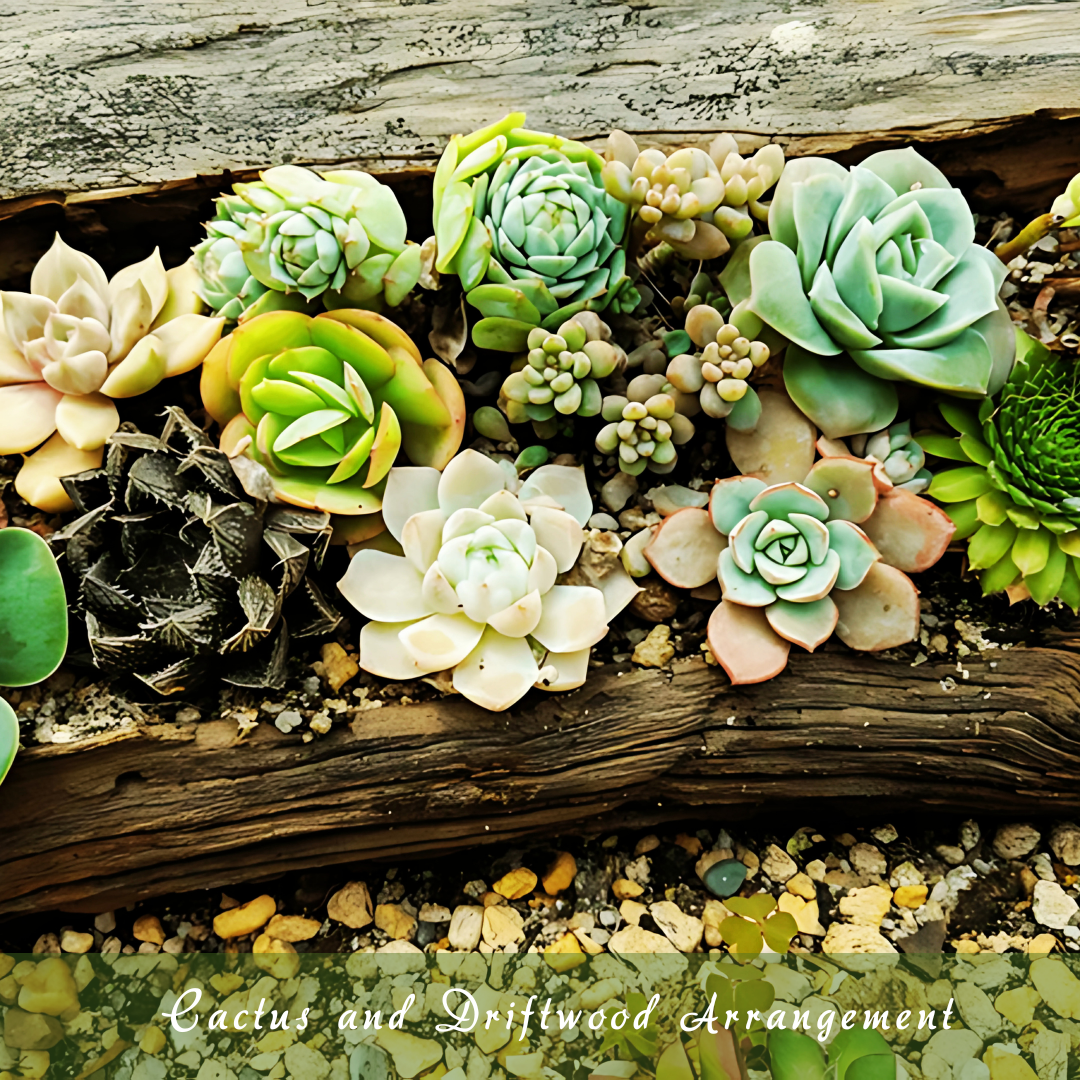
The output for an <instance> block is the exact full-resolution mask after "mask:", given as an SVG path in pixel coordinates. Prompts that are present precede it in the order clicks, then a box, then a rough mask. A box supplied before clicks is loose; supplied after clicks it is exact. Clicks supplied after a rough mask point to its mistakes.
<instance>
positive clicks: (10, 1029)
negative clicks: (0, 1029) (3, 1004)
mask: <svg viewBox="0 0 1080 1080" xmlns="http://www.w3.org/2000/svg"><path fill="white" fill-rule="evenodd" d="M63 1037H64V1029H63V1028H62V1027H61V1026H60V1021H59V1020H57V1019H55V1018H54V1017H52V1016H44V1015H42V1014H41V1013H29V1012H25V1011H24V1010H23V1009H15V1008H11V1009H8V1011H7V1015H6V1016H5V1017H4V1045H5V1046H10V1047H11V1049H12V1050H50V1049H52V1047H54V1046H55V1045H56V1044H57V1043H58V1042H59V1041H60V1040H61V1039H62V1038H63Z"/></svg>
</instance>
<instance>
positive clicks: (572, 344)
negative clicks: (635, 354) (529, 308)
mask: <svg viewBox="0 0 1080 1080" xmlns="http://www.w3.org/2000/svg"><path fill="white" fill-rule="evenodd" d="M610 338H611V330H610V329H609V328H608V326H607V325H606V324H605V323H603V322H601V320H600V317H599V316H598V315H596V314H595V313H594V312H591V311H580V312H578V314H577V315H575V316H574V317H573V318H572V319H568V320H567V321H566V322H564V323H563V324H562V326H560V327H559V329H558V330H557V331H555V332H551V331H548V330H544V329H543V328H542V327H539V326H538V327H536V328H534V329H533V330H531V331H530V332H529V338H528V345H529V352H528V354H527V355H526V356H525V357H523V358H521V360H520V361H515V362H514V368H515V370H514V371H513V372H511V374H510V375H508V376H507V377H506V381H505V382H504V383H503V384H502V389H501V390H500V392H499V406H500V408H501V409H502V410H503V412H505V413H506V418H507V419H508V420H509V421H510V423H512V424H523V423H524V422H525V421H526V420H532V421H533V423H537V424H542V423H545V422H547V421H551V420H555V419H557V418H558V417H560V416H562V417H572V416H596V415H597V414H598V413H599V412H600V405H601V402H602V395H601V392H600V385H599V382H598V380H601V379H606V378H607V377H608V376H609V375H612V374H613V373H615V372H616V371H620V370H622V369H623V368H624V367H625V366H626V354H625V353H624V352H623V351H622V349H620V348H619V347H618V346H617V345H615V344H614V343H613V342H612V341H611V340H610Z"/></svg>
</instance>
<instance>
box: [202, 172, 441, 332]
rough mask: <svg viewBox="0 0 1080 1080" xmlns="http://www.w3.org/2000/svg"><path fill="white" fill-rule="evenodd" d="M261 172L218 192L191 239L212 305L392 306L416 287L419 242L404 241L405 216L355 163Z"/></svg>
mask: <svg viewBox="0 0 1080 1080" xmlns="http://www.w3.org/2000/svg"><path fill="white" fill-rule="evenodd" d="M260 177H261V179H260V180H258V181H256V182H255V183H251V184H235V185H234V186H233V194H231V195H225V196H222V197H221V198H220V199H217V200H216V202H217V214H216V216H215V217H214V218H213V220H211V221H209V222H207V223H206V234H207V235H206V238H205V239H204V240H203V241H202V242H201V243H199V244H198V245H197V246H196V247H195V248H194V256H193V263H194V266H195V269H196V271H197V272H198V274H199V278H200V295H201V296H202V298H203V299H204V300H205V301H206V303H207V304H209V305H210V307H211V308H213V309H214V311H215V313H217V314H219V315H223V316H225V318H227V319H239V318H240V317H241V316H242V315H244V314H245V313H249V315H254V314H261V313H263V312H265V311H270V310H274V309H275V308H281V307H288V306H291V305H290V304H289V303H288V302H287V301H284V300H283V297H284V296H290V297H296V298H297V299H299V298H302V301H312V300H315V299H317V298H318V297H324V301H325V303H326V306H327V307H329V308H333V307H366V308H372V309H377V308H380V307H381V306H382V305H383V303H385V304H387V305H389V306H390V307H396V306H397V305H398V304H400V303H401V302H402V300H404V299H405V297H406V296H407V295H408V294H409V293H410V292H411V291H412V289H413V288H414V287H415V286H416V283H417V281H418V280H419V277H420V271H421V251H420V248H419V247H418V246H417V245H416V244H412V243H409V242H408V241H407V240H406V238H405V233H406V225H405V215H404V213H403V212H402V209H401V207H400V206H399V205H398V201H397V198H396V197H395V195H394V193H393V191H392V190H391V189H390V188H388V187H387V186H386V185H385V184H381V183H379V181H378V180H376V179H375V178H374V177H373V176H370V175H368V174H367V173H365V172H360V171H358V170H349V169H346V170H340V171H336V172H328V173H323V174H321V175H320V174H319V173H317V172H314V171H313V170H311V169H304V168H301V167H300V166H297V165H280V166H278V167H276V168H273V169H267V170H266V171H265V172H263V173H260ZM255 304H258V305H259V306H258V307H257V308H255V309H254V310H252V308H253V305H255Z"/></svg>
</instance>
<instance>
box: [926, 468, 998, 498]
mask: <svg viewBox="0 0 1080 1080" xmlns="http://www.w3.org/2000/svg"><path fill="white" fill-rule="evenodd" d="M990 487H991V485H990V478H989V477H988V476H987V475H986V470H985V469H984V468H982V467H981V466H979V465H970V466H966V467H962V468H959V469H947V470H946V471H945V472H941V473H938V474H937V476H935V477H934V479H933V481H932V482H931V484H930V487H929V489H928V491H927V494H928V495H929V496H930V497H931V498H933V499H938V500H939V501H941V502H945V503H953V502H964V501H966V500H967V499H977V498H978V497H979V496H980V495H985V494H986V493H987V492H988V491H989V490H990Z"/></svg>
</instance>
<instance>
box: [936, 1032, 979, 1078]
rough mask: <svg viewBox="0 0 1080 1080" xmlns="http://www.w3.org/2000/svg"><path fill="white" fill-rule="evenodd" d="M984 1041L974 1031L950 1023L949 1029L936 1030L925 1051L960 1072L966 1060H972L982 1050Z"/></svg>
mask: <svg viewBox="0 0 1080 1080" xmlns="http://www.w3.org/2000/svg"><path fill="white" fill-rule="evenodd" d="M982 1047H983V1041H982V1039H980V1038H979V1036H978V1035H976V1034H975V1032H974V1031H968V1030H967V1029H966V1028H961V1027H957V1026H956V1025H955V1024H952V1025H950V1027H949V1030H948V1031H940V1030H939V1031H935V1032H934V1034H933V1035H931V1036H930V1039H929V1040H928V1042H927V1044H926V1050H925V1051H924V1052H923V1058H924V1060H925V1058H926V1055H927V1054H933V1055H934V1056H935V1057H939V1058H941V1060H942V1061H944V1062H945V1064H946V1065H948V1066H949V1068H951V1069H954V1070H955V1071H957V1072H959V1070H960V1068H961V1067H962V1066H963V1064H964V1062H965V1061H971V1060H972V1058H974V1057H975V1055H976V1054H978V1053H979V1051H980V1050H982Z"/></svg>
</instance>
